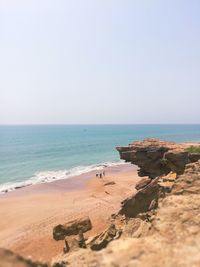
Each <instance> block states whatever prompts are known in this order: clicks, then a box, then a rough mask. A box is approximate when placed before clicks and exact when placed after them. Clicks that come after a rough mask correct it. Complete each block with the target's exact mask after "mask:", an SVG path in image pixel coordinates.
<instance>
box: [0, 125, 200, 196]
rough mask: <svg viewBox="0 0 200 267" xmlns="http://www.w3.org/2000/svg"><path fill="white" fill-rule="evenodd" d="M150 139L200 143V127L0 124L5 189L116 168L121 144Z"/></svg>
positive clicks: (0, 179) (0, 169) (0, 186)
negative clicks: (108, 166) (106, 168)
mask: <svg viewBox="0 0 200 267" xmlns="http://www.w3.org/2000/svg"><path fill="white" fill-rule="evenodd" d="M147 137H156V138H161V139H164V140H170V141H176V142H190V141H200V125H57V126H56V125H48V126H36V125H35V126H0V191H3V190H5V189H12V188H13V187H16V186H18V185H22V184H23V183H24V184H31V183H38V182H45V181H51V180H54V179H62V178H65V177H70V176H73V175H76V174H81V173H84V172H87V171H90V170H92V169H98V168H101V166H102V165H101V164H102V163H103V164H105V163H106V164H108V165H109V164H113V162H118V161H119V155H118V152H117V151H116V150H115V147H116V146H119V145H127V144H128V143H130V142H132V141H134V140H138V139H143V138H147Z"/></svg>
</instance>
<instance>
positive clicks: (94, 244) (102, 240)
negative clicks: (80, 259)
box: [89, 224, 121, 250]
mask: <svg viewBox="0 0 200 267" xmlns="http://www.w3.org/2000/svg"><path fill="white" fill-rule="evenodd" d="M120 235H121V230H118V229H117V228H116V227H115V225H114V224H111V225H110V226H109V228H108V229H107V230H106V231H104V232H103V233H101V234H100V235H97V236H96V237H94V238H93V240H91V241H90V243H89V246H90V248H91V249H92V250H101V249H103V248H105V247H106V246H107V245H108V243H109V242H111V241H112V240H114V239H118V238H119V237H120Z"/></svg>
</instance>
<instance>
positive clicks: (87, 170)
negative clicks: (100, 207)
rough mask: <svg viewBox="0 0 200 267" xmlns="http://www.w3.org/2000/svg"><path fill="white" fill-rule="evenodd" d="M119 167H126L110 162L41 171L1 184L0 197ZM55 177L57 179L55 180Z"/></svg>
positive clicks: (118, 162)
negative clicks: (32, 187) (16, 191)
mask: <svg viewBox="0 0 200 267" xmlns="http://www.w3.org/2000/svg"><path fill="white" fill-rule="evenodd" d="M121 165H127V163H125V162H124V161H121V160H120V161H113V162H112V161H110V162H103V163H97V164H91V165H87V166H77V167H73V168H69V169H65V170H58V171H41V172H38V173H37V174H35V175H34V176H33V177H31V178H27V179H26V180H25V181H21V182H13V183H9V182H8V183H3V184H0V197H1V195H3V194H7V193H10V192H13V191H15V190H19V189H22V188H24V187H30V186H35V185H40V184H46V183H53V182H56V181H60V180H66V179H71V178H76V177H79V176H82V175H87V174H91V173H93V172H96V173H98V172H100V171H103V170H106V169H107V168H110V167H118V166H121ZM56 177H57V178H56Z"/></svg>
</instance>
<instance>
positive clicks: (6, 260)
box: [0, 248, 48, 267]
mask: <svg viewBox="0 0 200 267" xmlns="http://www.w3.org/2000/svg"><path fill="white" fill-rule="evenodd" d="M0 267H48V265H47V264H42V263H39V262H33V261H31V260H29V259H25V258H23V257H21V256H19V255H17V254H15V253H13V252H11V251H10V250H7V249H3V248H0Z"/></svg>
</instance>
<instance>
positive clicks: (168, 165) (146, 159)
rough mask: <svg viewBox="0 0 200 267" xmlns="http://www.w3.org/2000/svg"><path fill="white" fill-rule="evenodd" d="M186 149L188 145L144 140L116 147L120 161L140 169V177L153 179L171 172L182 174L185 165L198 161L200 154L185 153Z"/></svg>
mask: <svg viewBox="0 0 200 267" xmlns="http://www.w3.org/2000/svg"><path fill="white" fill-rule="evenodd" d="M197 145H198V146H199V144H197ZM187 147H188V144H176V143H173V142H166V141H161V140H158V139H145V140H144V141H138V142H134V143H132V144H130V145H128V146H124V147H117V150H118V151H119V153H120V158H121V159H124V160H125V161H127V162H131V163H133V164H136V165H138V166H139V167H140V169H139V171H138V174H139V175H140V176H149V177H150V178H155V177H157V176H161V175H166V174H168V173H169V172H171V171H173V172H176V173H177V174H182V173H183V172H184V169H185V165H186V164H188V163H191V162H196V161H197V160H199V159H200V154H198V153H189V152H187V151H185V150H186V148H187Z"/></svg>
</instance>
